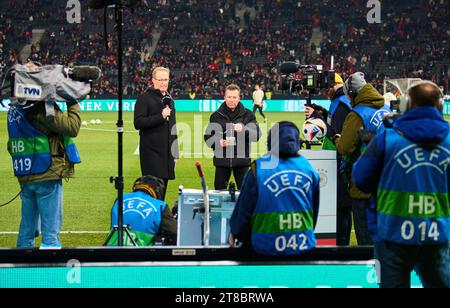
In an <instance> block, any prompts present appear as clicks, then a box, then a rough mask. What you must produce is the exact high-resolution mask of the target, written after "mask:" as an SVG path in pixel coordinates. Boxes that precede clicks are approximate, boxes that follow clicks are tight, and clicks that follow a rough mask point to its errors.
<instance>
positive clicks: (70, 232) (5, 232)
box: [0, 231, 109, 235]
mask: <svg viewBox="0 0 450 308" xmlns="http://www.w3.org/2000/svg"><path fill="white" fill-rule="evenodd" d="M108 233H109V231H61V232H60V234H108ZM15 234H19V232H17V231H2V232H0V235H15Z"/></svg>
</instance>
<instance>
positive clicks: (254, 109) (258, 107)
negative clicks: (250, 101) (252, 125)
mask: <svg viewBox="0 0 450 308" xmlns="http://www.w3.org/2000/svg"><path fill="white" fill-rule="evenodd" d="M256 110H259V114H260V115H261V116H262V117H263V118H264V119H265V118H266V116H265V115H264V112H263V110H262V106H258V105H253V113H255V112H256Z"/></svg>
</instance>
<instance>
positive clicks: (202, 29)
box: [0, 0, 450, 98]
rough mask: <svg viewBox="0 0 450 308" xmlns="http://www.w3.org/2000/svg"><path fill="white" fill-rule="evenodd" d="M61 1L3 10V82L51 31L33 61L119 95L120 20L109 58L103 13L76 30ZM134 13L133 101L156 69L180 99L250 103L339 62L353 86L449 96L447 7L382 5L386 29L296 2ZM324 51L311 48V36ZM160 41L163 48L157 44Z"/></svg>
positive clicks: (432, 0)
mask: <svg viewBox="0 0 450 308" xmlns="http://www.w3.org/2000/svg"><path fill="white" fill-rule="evenodd" d="M60 3H61V1H55V0H39V1H38V0H31V1H15V2H9V3H3V4H1V6H2V12H3V13H1V15H2V16H1V18H0V60H1V61H0V62H1V63H2V64H1V67H0V72H1V71H2V70H4V69H6V68H7V67H9V66H11V65H12V64H14V63H16V62H17V61H19V59H20V57H19V55H20V53H21V51H22V48H23V47H24V46H25V45H26V44H31V43H32V37H33V34H32V30H33V29H44V30H45V33H44V35H43V37H42V39H41V40H40V41H39V42H37V43H33V44H32V45H31V50H30V51H31V54H30V58H31V59H32V60H34V61H38V62H41V63H43V64H50V63H60V64H65V65H67V64H70V63H76V64H85V63H89V64H97V65H98V66H100V67H101V69H102V71H103V73H104V76H103V78H102V80H101V83H100V84H99V86H98V87H96V88H95V89H94V96H96V97H108V96H114V95H116V94H117V66H116V64H117V55H116V45H117V39H116V37H115V34H114V32H113V25H114V14H113V11H112V10H110V11H109V14H108V33H109V34H108V43H107V45H108V49H107V50H106V48H105V42H104V38H103V12H102V11H91V10H88V9H87V7H85V6H86V4H85V3H83V4H82V14H81V17H82V21H81V23H80V24H69V23H68V22H67V20H66V18H65V17H66V7H65V3H64V5H61V4H60ZM147 4H148V5H145V4H140V5H139V6H138V7H136V8H135V9H134V11H130V10H126V12H125V16H124V21H125V26H124V64H125V67H124V76H125V79H124V80H125V88H124V94H125V95H126V96H133V97H135V96H136V95H138V94H139V93H142V92H143V91H144V89H146V87H147V85H148V80H149V76H150V72H151V70H152V68H154V67H156V66H168V67H170V68H171V69H172V71H173V72H174V76H173V77H174V78H173V82H172V85H171V88H172V91H173V93H174V96H175V97H185V98H187V97H191V98H193V97H195V98H210V97H221V96H222V95H223V93H224V86H225V85H226V84H227V83H231V82H234V83H237V84H238V85H239V86H240V87H241V89H242V93H243V96H244V97H246V98H249V97H251V93H252V89H253V86H254V84H257V83H258V84H262V85H263V86H264V87H265V88H266V89H267V88H269V89H271V91H272V92H273V93H274V94H275V95H277V94H282V93H281V80H280V74H279V71H278V68H279V65H280V64H281V63H282V62H283V61H287V60H298V61H300V62H301V63H304V64H324V65H325V67H327V66H328V64H329V62H330V57H331V56H332V55H334V56H335V59H336V60H335V63H336V69H337V71H338V72H339V73H340V74H341V75H343V77H344V78H345V77H346V76H348V75H349V74H351V73H354V72H356V71H364V72H365V73H366V77H367V78H368V79H369V80H370V81H371V82H372V83H373V84H375V85H376V87H377V88H378V89H379V90H381V88H382V86H383V80H384V78H385V77H390V78H404V77H421V78H424V79H429V80H433V81H435V82H436V83H438V84H440V85H442V86H443V87H444V89H445V91H446V92H448V78H449V74H448V71H449V64H450V51H449V49H448V48H447V46H448V41H449V39H450V30H449V29H450V27H449V24H448V23H449V21H448V18H447V17H448V8H449V4H450V3H449V0H421V1H414V2H411V1H404V0H402V1H395V2H391V3H386V2H383V4H382V5H383V7H382V10H383V14H382V20H381V23H380V24H377V23H375V24H369V23H368V22H367V20H366V15H367V13H368V10H369V9H368V8H366V2H365V1H360V0H345V1H339V2H336V1H322V2H320V3H317V2H315V1H298V0H279V1H271V0H247V1H232V0H221V1H206V0H190V1H176V0H165V1H158V2H157V3H155V2H152V3H150V2H147ZM314 27H318V28H320V31H321V33H322V34H323V37H322V39H321V41H320V44H317V45H315V44H312V45H311V44H310V41H311V38H312V36H313V28H314ZM155 34H158V37H159V34H160V37H159V39H155V38H154V35H155Z"/></svg>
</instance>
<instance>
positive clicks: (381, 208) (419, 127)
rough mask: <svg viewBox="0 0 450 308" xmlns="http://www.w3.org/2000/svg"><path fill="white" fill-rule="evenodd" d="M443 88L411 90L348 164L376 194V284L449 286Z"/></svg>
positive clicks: (425, 84)
mask: <svg viewBox="0 0 450 308" xmlns="http://www.w3.org/2000/svg"><path fill="white" fill-rule="evenodd" d="M442 98H443V93H442V92H441V90H440V89H439V87H438V86H437V85H436V84H434V83H432V82H430V81H421V82H418V83H416V84H414V85H413V86H412V87H410V88H409V89H408V91H407V94H406V99H404V100H403V101H402V102H401V103H400V109H401V111H402V113H404V114H402V115H400V116H398V117H396V118H395V119H393V123H392V128H386V130H385V132H384V133H382V134H379V135H377V136H376V137H375V139H374V140H372V142H371V143H370V144H369V146H368V148H367V151H366V152H365V153H364V154H362V156H361V158H360V159H359V160H358V161H357V162H356V163H355V166H354V168H353V179H354V181H355V185H357V187H358V188H360V189H361V190H362V191H364V192H367V193H374V194H377V204H376V220H377V224H376V239H375V251H374V255H375V258H376V259H377V260H378V261H379V264H380V273H379V274H381V275H380V276H379V279H380V286H381V287H382V288H384V287H386V288H394V287H400V288H408V287H410V284H411V271H412V270H413V269H415V270H416V272H417V274H418V275H419V277H420V279H421V281H422V283H423V285H424V286H425V287H436V288H449V287H450V281H449V279H450V273H449V249H448V242H449V235H450V215H449V213H450V205H449V199H448V196H449V190H450V168H448V163H449V161H450V154H449V149H450V134H449V133H450V129H449V124H448V122H447V121H446V120H445V119H444V117H443V116H442V107H443V105H442V101H441V100H442Z"/></svg>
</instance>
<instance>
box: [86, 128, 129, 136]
mask: <svg viewBox="0 0 450 308" xmlns="http://www.w3.org/2000/svg"><path fill="white" fill-rule="evenodd" d="M81 129H82V130H90V131H97V132H107V133H117V129H100V128H87V127H82V128H81ZM124 133H131V134H137V133H138V131H124Z"/></svg>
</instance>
